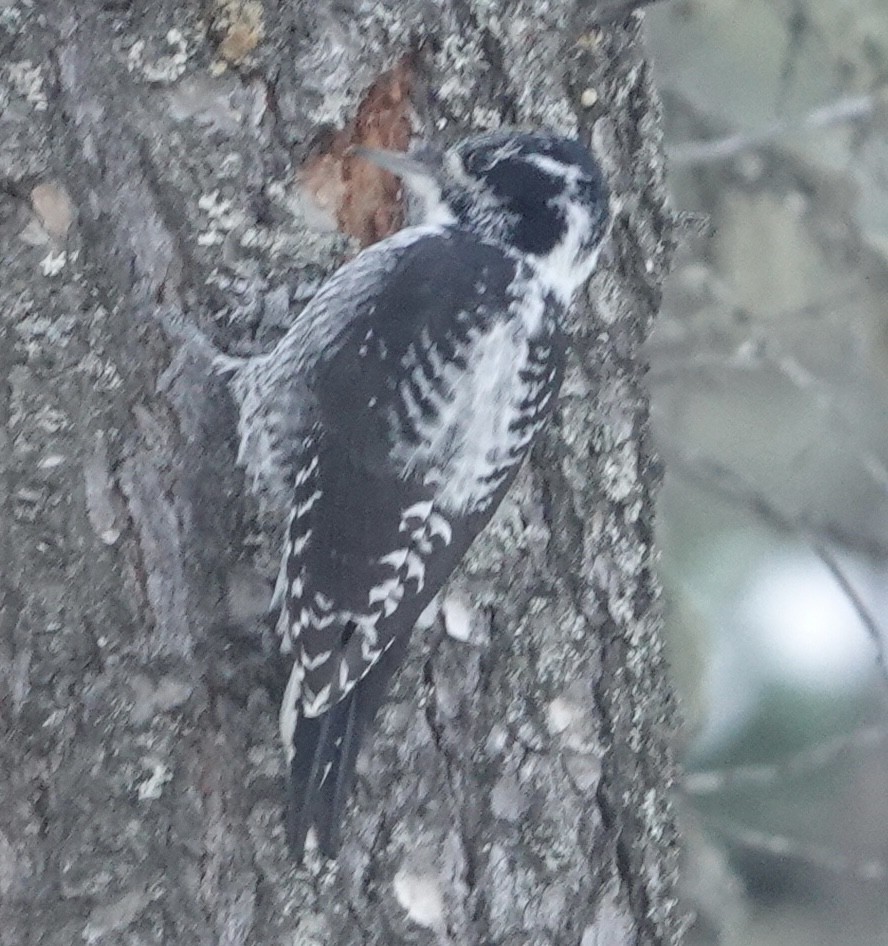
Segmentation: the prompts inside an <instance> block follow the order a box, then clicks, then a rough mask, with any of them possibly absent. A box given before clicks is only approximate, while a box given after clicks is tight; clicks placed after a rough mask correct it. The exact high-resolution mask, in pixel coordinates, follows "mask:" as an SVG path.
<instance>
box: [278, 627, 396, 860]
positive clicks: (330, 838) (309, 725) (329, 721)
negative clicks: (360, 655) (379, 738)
mask: <svg viewBox="0 0 888 946" xmlns="http://www.w3.org/2000/svg"><path fill="white" fill-rule="evenodd" d="M405 638H406V635H405ZM406 647H407V639H404V640H399V641H397V642H396V643H395V644H394V646H392V647H391V648H390V649H389V650H388V651H387V652H386V653H385V654H384V655H383V657H382V659H381V660H380V661H379V663H378V664H377V665H376V666H375V667H374V668H373V672H372V673H370V674H368V675H367V677H365V678H364V679H363V680H362V681H361V682H360V683H359V684H358V685H357V686H356V687H355V688H354V689H353V690H352V691H351V693H349V694H348V696H346V697H343V699H341V700H340V701H339V702H338V703H337V704H336V705H335V706H332V707H330V709H329V710H327V712H326V713H324V714H323V716H320V717H317V718H310V717H306V716H301V717H300V718H299V719H298V720H297V721H296V729H295V731H294V733H293V761H292V762H291V763H290V773H289V786H288V792H289V803H288V806H287V843H288V844H289V846H290V851H291V853H292V855H293V857H294V859H295V860H296V861H297V862H300V861H301V860H302V856H303V854H304V853H305V839H306V837H307V836H308V831H309V829H310V828H311V827H312V826H314V828H315V831H316V833H317V840H318V847H319V849H320V851H321V853H323V854H324V855H325V856H326V857H335V856H336V854H337V853H338V851H339V834H340V828H341V825H342V819H343V815H344V813H345V806H346V803H347V802H348V797H349V792H350V790H351V787H352V782H353V781H354V773H355V765H356V763H357V761H358V752H359V750H360V748H361V740H362V738H363V736H364V733H365V732H366V731H367V728H368V726H369V725H370V723H371V722H372V721H373V718H374V716H375V715H376V712H377V710H378V709H379V707H380V706H381V705H382V702H383V700H384V699H385V695H386V693H387V691H388V684H389V680H391V677H392V674H393V673H394V671H395V669H396V668H397V666H398V664H399V663H400V661H401V658H402V657H403V654H404V650H405V649H406Z"/></svg>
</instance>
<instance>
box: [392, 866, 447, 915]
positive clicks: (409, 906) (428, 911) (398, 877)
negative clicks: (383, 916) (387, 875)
mask: <svg viewBox="0 0 888 946" xmlns="http://www.w3.org/2000/svg"><path fill="white" fill-rule="evenodd" d="M393 886H394V890H395V898H396V899H397V901H398V903H399V904H400V905H401V906H402V907H403V909H404V910H405V911H406V912H407V916H409V917H410V919H411V920H413V922H414V923H416V924H417V926H422V927H424V928H425V929H428V930H434V929H441V927H442V926H443V922H444V898H443V896H442V895H441V886H440V884H439V883H438V878H437V877H435V876H434V875H433V874H418V873H413V872H412V871H409V870H406V869H405V868H403V867H402V868H401V869H400V870H399V871H398V873H397V874H395V879H394V882H393Z"/></svg>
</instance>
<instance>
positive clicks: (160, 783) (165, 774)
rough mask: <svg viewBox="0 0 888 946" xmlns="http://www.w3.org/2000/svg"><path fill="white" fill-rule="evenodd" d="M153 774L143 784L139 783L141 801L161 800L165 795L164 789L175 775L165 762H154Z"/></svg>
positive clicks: (152, 764)
mask: <svg viewBox="0 0 888 946" xmlns="http://www.w3.org/2000/svg"><path fill="white" fill-rule="evenodd" d="M151 766H152V771H151V774H150V775H149V776H148V778H146V779H145V780H144V781H143V782H140V783H139V787H138V790H137V791H138V796H139V801H150V800H152V799H155V798H160V796H161V795H162V794H163V787H164V785H166V783H167V782H169V781H171V780H172V778H173V773H172V772H171V771H170V770H169V769H168V768H167V766H165V765H164V764H163V762H152V763H151Z"/></svg>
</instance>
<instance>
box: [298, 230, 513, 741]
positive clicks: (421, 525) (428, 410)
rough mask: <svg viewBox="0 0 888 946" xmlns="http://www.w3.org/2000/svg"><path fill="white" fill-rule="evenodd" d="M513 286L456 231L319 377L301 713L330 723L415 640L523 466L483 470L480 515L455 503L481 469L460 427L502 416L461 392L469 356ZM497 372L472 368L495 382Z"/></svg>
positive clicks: (394, 284) (429, 247) (391, 291)
mask: <svg viewBox="0 0 888 946" xmlns="http://www.w3.org/2000/svg"><path fill="white" fill-rule="evenodd" d="M454 256H457V257H459V259H458V261H455V260H454V258H453V257H454ZM457 262H458V263H459V265H456V263H457ZM454 273H457V274H458V275H457V276H456V277H455V278H454ZM513 278H514V264H513V263H511V261H509V260H507V259H505V258H504V257H503V255H502V254H501V252H500V251H499V250H497V249H496V248H493V247H487V246H486V245H484V244H479V243H478V241H477V240H475V239H474V238H473V237H470V236H466V235H465V234H460V233H447V234H445V235H441V236H431V235H430V236H428V237H426V238H425V239H423V240H420V241H418V242H417V243H416V244H415V245H414V248H413V249H412V250H411V252H409V253H407V254H405V255H404V257H403V258H402V260H401V261H400V262H399V265H398V266H397V268H395V269H394V271H393V272H391V273H390V274H389V276H388V279H387V280H386V282H385V286H384V287H383V288H381V289H380V291H379V293H378V295H377V297H376V298H375V299H374V300H373V305H372V306H371V311H369V312H368V315H367V316H366V317H365V318H363V319H360V320H358V321H356V322H355V323H354V324H352V325H351V326H349V329H348V332H347V333H346V337H344V338H341V339H339V340H338V343H337V345H336V353H335V355H333V356H332V357H331V358H330V359H329V361H328V363H327V364H326V365H325V366H324V367H323V368H322V369H321V370H320V371H319V374H318V378H317V384H316V386H315V392H314V393H315V397H316V399H317V410H318V414H317V423H316V424H315V426H314V427H313V429H312V431H311V433H310V435H309V436H307V437H306V438H305V440H304V447H305V452H304V455H303V456H302V458H301V464H300V467H299V471H298V472H297V475H296V490H295V496H294V512H293V516H292V520H291V523H290V527H289V535H288V539H287V552H288V554H287V556H286V563H285V569H286V571H285V573H282V577H283V575H284V574H285V580H284V581H282V582H281V583H280V587H281V592H282V595H281V597H282V598H283V599H284V603H285V606H286V611H287V627H286V633H287V636H288V639H289V646H290V647H291V648H292V654H293V658H294V670H293V675H292V677H291V686H290V689H289V691H288V694H287V701H288V702H289V704H290V705H291V706H292V708H293V711H294V712H296V711H298V713H300V714H301V715H304V716H308V717H315V716H318V715H320V714H322V713H323V712H324V711H325V710H327V709H328V708H329V707H330V706H331V705H332V704H334V703H336V702H337V701H338V700H340V699H342V698H343V697H345V696H346V695H347V694H348V693H349V692H350V691H351V690H352V688H353V687H354V686H355V685H356V684H357V683H358V682H359V681H360V680H361V679H363V678H364V677H365V676H366V674H367V673H369V672H370V671H371V669H372V667H373V666H374V664H375V663H376V662H377V661H378V660H379V659H380V658H381V656H382V655H383V654H384V653H385V652H386V651H387V650H388V649H389V648H391V647H392V646H393V644H394V642H395V641H397V640H398V639H399V638H404V637H406V636H407V635H409V633H410V630H411V629H412V627H413V625H414V623H415V622H416V620H417V618H418V617H419V615H420V614H421V612H422V611H423V610H424V609H425V607H426V606H427V605H428V604H429V602H430V601H431V599H432V598H433V597H434V596H435V594H436V593H437V592H438V590H439V589H440V588H441V586H442V585H443V584H444V582H445V581H446V580H447V578H448V577H449V575H450V574H451V572H452V571H453V569H454V568H455V567H456V565H457V564H458V563H459V561H460V559H461V558H462V557H463V555H464V554H465V552H466V550H467V549H468V547H469V545H470V544H471V542H472V540H473V539H474V537H475V535H477V533H478V531H480V528H481V527H482V526H483V523H484V521H486V518H487V517H488V516H489V514H490V512H492V508H491V506H492V500H493V498H494V496H495V495H496V494H497V493H498V492H499V491H500V489H501V488H504V486H505V485H507V484H506V480H507V479H508V477H509V472H510V471H511V470H512V468H513V467H514V466H515V465H516V463H518V462H520V457H517V456H516V457H509V458H501V459H500V461H499V462H497V463H496V464H494V465H493V466H491V467H490V468H489V469H488V467H485V466H484V465H483V463H482V468H481V475H482V476H486V475H488V474H490V481H489V482H488V483H487V484H486V485H484V486H483V487H482V490H483V492H484V493H486V494H487V495H486V497H482V499H483V500H484V501H481V502H479V503H478V504H477V505H478V508H471V507H470V506H469V505H468V504H465V505H463V506H461V505H460V504H459V502H456V503H455V502H453V501H452V500H453V499H455V498H458V497H456V494H455V493H454V495H452V496H451V495H450V494H449V493H448V488H447V483H445V482H443V480H444V479H448V480H454V478H455V480H457V481H458V482H457V484H456V485H457V486H458V487H460V483H462V480H464V479H465V476H466V473H465V468H466V467H467V466H468V465H470V464H471V463H472V462H473V457H463V458H462V461H460V458H459V457H457V456H456V453H458V452H459V449H460V447H461V446H462V448H463V449H464V450H465V449H469V447H468V445H466V444H465V443H463V444H461V443H460V441H459V436H458V435H457V429H458V428H464V427H465V425H466V424H467V423H468V424H469V427H471V414H472V413H477V414H478V416H479V417H480V416H485V415H487V414H488V413H489V412H490V410H491V405H490V403H489V400H485V399H484V397H483V394H484V391H483V390H482V391H480V392H479V391H474V392H472V391H468V392H466V391H465V389H464V385H463V384H461V382H462V381H463V380H464V376H465V374H466V372H467V371H469V370H470V369H471V367H472V363H471V360H472V357H473V356H472V352H473V351H474V350H475V349H476V348H477V347H478V345H479V343H480V344H481V347H482V348H483V342H484V339H485V338H486V337H487V336H489V335H491V333H493V334H494V335H495V334H496V333H497V332H499V331H502V328H501V327H502V325H504V324H505V323H506V321H507V318H506V316H507V313H504V312H502V311H499V312H494V311H490V310H488V309H487V308H486V300H487V299H488V298H491V297H492V298H495V299H499V300H502V299H503V298H504V297H506V295H507V292H506V290H507V287H508V285H509V283H510V281H511V280H512V279H513ZM494 367H495V365H493V364H486V365H481V366H476V368H480V369H481V370H482V373H483V375H484V384H485V385H488V386H489V385H490V384H492V383H493V381H492V379H491V377H490V370H491V368H494ZM479 393H480V394H481V395H482V397H478V394H479ZM451 428H452V429H451ZM470 433H471V430H470ZM430 444H431V447H430ZM432 448H435V449H432ZM472 449H473V448H472ZM448 464H449V466H448ZM460 464H461V465H460ZM488 466H489V465H488ZM449 467H453V469H452V470H451V469H449ZM460 478H462V479H460ZM451 485H452V484H451ZM460 489H461V491H462V493H465V492H466V490H465V483H462V486H461V487H460ZM460 489H458V490H457V491H456V492H459V491H460ZM450 492H451V493H453V490H451V491H450ZM448 498H449V499H450V500H451V501H448ZM285 735H286V734H285Z"/></svg>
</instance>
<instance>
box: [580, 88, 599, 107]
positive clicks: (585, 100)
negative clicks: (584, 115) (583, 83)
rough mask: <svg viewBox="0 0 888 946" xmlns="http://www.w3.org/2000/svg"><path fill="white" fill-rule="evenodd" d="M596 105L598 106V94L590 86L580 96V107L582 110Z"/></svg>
mask: <svg viewBox="0 0 888 946" xmlns="http://www.w3.org/2000/svg"><path fill="white" fill-rule="evenodd" d="M596 104H598V93H597V92H596V91H595V89H593V88H591V86H590V87H589V88H588V89H583V91H582V93H581V94H580V105H582V106H583V108H592V106H593V105H596Z"/></svg>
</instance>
